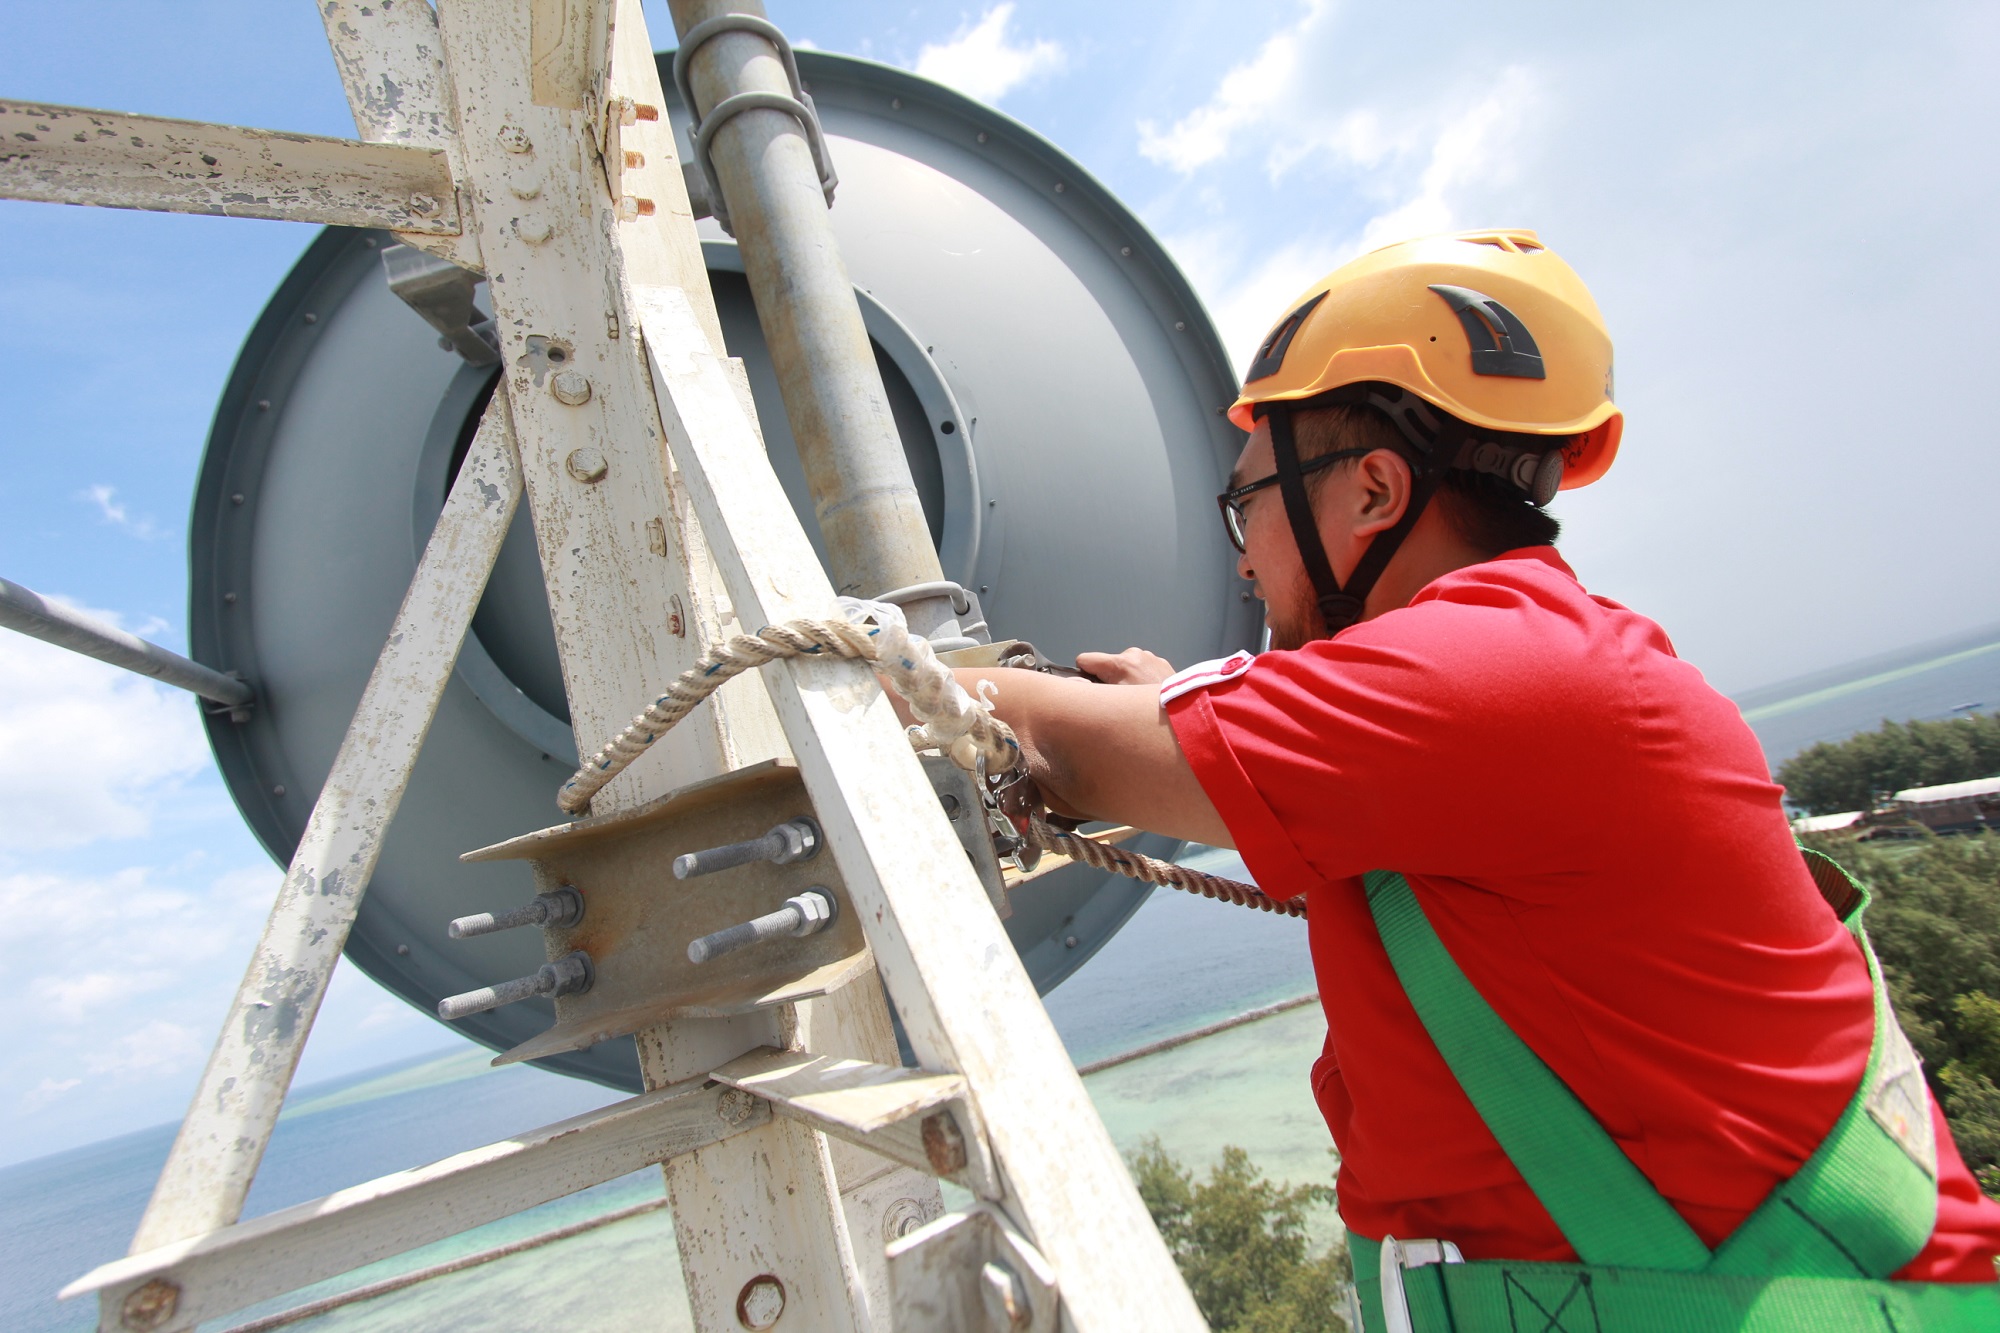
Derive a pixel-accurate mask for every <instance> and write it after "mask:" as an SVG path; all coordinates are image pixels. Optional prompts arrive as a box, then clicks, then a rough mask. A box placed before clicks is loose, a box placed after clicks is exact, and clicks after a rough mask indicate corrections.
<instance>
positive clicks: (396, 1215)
mask: <svg viewBox="0 0 2000 1333" xmlns="http://www.w3.org/2000/svg"><path fill="white" fill-rule="evenodd" d="M732 1096H736V1097H740V1096H741V1094H736V1093H733V1091H732V1090H731V1089H728V1088H725V1087H720V1086H717V1085H714V1084H711V1083H708V1082H707V1081H706V1080H703V1079H694V1080H690V1081H689V1082H687V1083H682V1084H676V1085H674V1086H672V1087H666V1088H661V1089H659V1090H658V1091H656V1092H649V1093H643V1094H641V1095H640V1096H637V1097H634V1098H632V1099H630V1100H629V1101H623V1102H618V1103H615V1104H614V1105H611V1106H606V1107H602V1108H600V1109H598V1110H595V1111H590V1112H587V1113H585V1114H583V1115H579V1116H574V1117H572V1118H570V1119H568V1120H564V1121H561V1122H560V1123H558V1124H554V1125H549V1126H547V1127H545V1128H542V1129H537V1130H533V1131H531V1132H529V1133H526V1134H521V1135H518V1136H516V1137H515V1138H512V1139H508V1140H507V1141H505V1142H503V1143H495V1144H490V1145H488V1146H487V1147H484V1148H474V1149H472V1150H471V1151H469V1152H462V1153H459V1154H457V1155H456V1156H453V1157H447V1158H446V1159H444V1160H443V1161H441V1162H437V1163H434V1164H432V1165H430V1166H425V1167H419V1168H416V1169H415V1170H411V1171H399V1172H397V1173H396V1174H394V1175H390V1176H383V1177H382V1178H380V1179H379V1180H371V1181H369V1182H368V1183H366V1184H364V1185H356V1186H353V1187H351V1188H348V1189H344V1190H340V1191H338V1192H337V1193H334V1194H330V1195H328V1196H326V1197H325V1198H323V1199H314V1200H312V1201H310V1202H308V1203H301V1204H295V1205H293V1206H292V1207H290V1208H284V1209H280V1210H279V1211H277V1212H275V1213H269V1214H266V1215H265V1216H263V1217H258V1218H254V1219H252V1220H251V1221H248V1222H241V1223H238V1224H236V1225H235V1226H230V1227H224V1228H221V1229H219V1230H215V1231H211V1232H209V1233H207V1234H205V1235H202V1236H199V1237H195V1238H191V1239H188V1240H183V1241H179V1242H176V1243H173V1244H166V1245H159V1246H156V1247H153V1248H150V1249H146V1250H141V1251H139V1252H137V1253H135V1254H132V1255H130V1256H128V1257H126V1258H123V1259H117V1260H113V1261H112V1262H111V1263H108V1264H105V1265H103V1266H101V1267H99V1268H97V1269H95V1270H94V1271H92V1272H90V1273H88V1274H86V1275H84V1276H83V1277H81V1278H79V1279H77V1280H76V1281H75V1282H72V1283H71V1284H70V1285H69V1286H68V1287H66V1288H64V1289H63V1291H62V1294H61V1295H62V1299H65V1300H67V1299H69V1298H70V1297H73V1296H80V1295H83V1294H85V1293H88V1292H97V1293H100V1294H101V1296H102V1297H104V1298H105V1299H106V1302H107V1306H108V1307H109V1308H111V1309H113V1310H117V1311H120V1312H121V1315H122V1313H123V1311H124V1310H126V1309H127V1308H129V1306H130V1305H131V1304H133V1303H134V1302H135V1300H136V1301H138V1302H145V1303H147V1304H149V1305H151V1306H152V1307H153V1308H155V1309H158V1308H159V1307H161V1306H162V1305H167V1304H170V1305H171V1307H172V1308H171V1310H170V1312H168V1313H167V1314H166V1315H164V1316H163V1317H162V1318H161V1320H160V1322H159V1323H144V1324H136V1325H135V1324H133V1323H132V1321H131V1320H129V1319H121V1320H118V1321H114V1325H113V1326H114V1327H119V1326H123V1327H144V1328H157V1329H164V1328H168V1327H172V1328H192V1327H193V1326H194V1325H195V1324H196V1323H199V1322H201V1321H203V1320H208V1319H214V1318H217V1317H219V1316H221V1315H225V1314H228V1313H229V1312H230V1311H232V1310H241V1309H243V1308H244V1307H245V1306H249V1305H254V1304H256V1303H257V1302H259V1301H262V1300H267V1299H269V1298H270V1297H272V1296H277V1295H281V1294H283V1293H284V1292H288V1291H296V1290H297V1289H298V1288H300V1287H304V1286H308V1285H310V1284H312V1283H314V1282H318V1281H320V1280H321V1279H323V1278H329V1277H333V1276H335V1275H336V1274H339V1273H344V1272H348V1271H349V1270H351V1269H355V1268H359V1267H361V1266H362V1265H363V1264H370V1263H374V1262H375V1261H377V1260H379V1259H386V1258H388V1257H390V1256H391V1255H395V1254H402V1253H404V1252H405V1251H408V1250H413V1249H416V1248H417V1247H418V1246H420V1245H428V1244H430V1243H431V1242H432V1241H435V1240H442V1239H443V1238H445V1237H446V1236H455V1235H457V1234H459V1233H460V1232H462V1231H469V1230H471V1229H472V1228H474V1227H478V1226H484V1225H485V1224H486V1223H488V1222H492V1221H494V1220H496V1219H498V1218H502V1217H509V1216H511V1215H513V1214H515V1213H518V1212H522V1211H524V1210H526V1209H529V1208H533V1207H536V1206H537V1205H539V1204H544V1203H547V1202H548V1201H549V1200H551V1199H559V1198H562V1197H564V1196H565V1195H569V1194H574V1193H576V1192H577V1191H578V1190H582V1189H588V1188H590V1187H591V1186H592V1185H600V1184H603V1183H604V1182H605V1181H607V1180H616V1179H617V1178H618V1177H620V1176H623V1175H627V1174H629V1173H631V1172H633V1171H638V1170H641V1169H643V1168H645V1167H648V1166H653V1165H655V1164H657V1163H660V1162H664V1161H667V1160H669V1159H671V1158H674V1157H677V1156H680V1155H682V1154H684V1153H689V1152H693V1151H695V1150H696V1149H698V1148H702V1147H706V1146H707V1145H709V1144H712V1143H717V1142H720V1141H721V1140H723V1139H726V1138H729V1137H731V1136H732V1135H736V1134H741V1133H745V1132H748V1131H750V1130H754V1129H757V1128H759V1127H761V1126H763V1125H764V1124H766V1123H768V1122H769V1120H770V1118H771V1112H770V1110H769V1108H768V1107H767V1106H765V1105H764V1104H763V1103H761V1102H758V1103H754V1104H750V1105H744V1104H740V1103H737V1102H729V1103H728V1104H726V1105H725V1099H726V1098H730V1097H732Z"/></svg>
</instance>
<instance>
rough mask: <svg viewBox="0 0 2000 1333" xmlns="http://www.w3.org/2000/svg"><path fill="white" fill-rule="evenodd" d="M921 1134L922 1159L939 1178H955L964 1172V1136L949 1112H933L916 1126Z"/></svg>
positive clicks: (965, 1159)
mask: <svg viewBox="0 0 2000 1333" xmlns="http://www.w3.org/2000/svg"><path fill="white" fill-rule="evenodd" d="M918 1129H920V1130H921V1131H922V1133H923V1142H924V1159H925V1160H926V1161H928V1162H929V1163H930V1164H931V1170H933V1171H935V1172H937V1173H938V1174H939V1175H941V1176H955V1175H957V1174H958V1173H959V1172H961V1171H963V1170H965V1166H966V1162H967V1160H968V1159H967V1156H966V1151H965V1135H964V1134H962V1133H960V1132H959V1128H958V1121H957V1120H955V1119H953V1118H952V1114H951V1112H949V1111H933V1112H931V1113H930V1114H929V1115H927V1116H925V1117H924V1118H923V1121H922V1123H921V1124H919V1125H918Z"/></svg>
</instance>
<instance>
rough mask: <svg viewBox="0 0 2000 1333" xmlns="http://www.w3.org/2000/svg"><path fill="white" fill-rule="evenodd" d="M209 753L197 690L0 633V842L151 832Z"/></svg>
mask: <svg viewBox="0 0 2000 1333" xmlns="http://www.w3.org/2000/svg"><path fill="white" fill-rule="evenodd" d="M90 614H91V615H93V616H96V617H97V618H99V619H102V620H110V621H113V622H114V623H115V621H116V619H117V618H116V617H115V616H113V615H109V614H107V613H105V612H101V611H92V612H90ZM208 762H209V756H208V745H207V742H206V741H205V740H204V738H203V736H202V731H201V721H200V717H199V714H198V712H197V705H196V703H195V701H194V699H193V698H192V697H191V696H189V695H186V694H183V693H181V692H180V691H178V690H174V689H170V688H168V687H167V686H164V685H160V684H158V683H156V682H154V681H150V680H147V679H145V678H143V677H139V676H134V675H132V674H130V673H129V672H125V671H121V670H119V669H118V668H117V667H113V666H108V665H106V664H104V663H102V662H97V661H93V660H92V659H90V658H86V657H79V656H77V655H76V654H74V653H71V652H68V651H66V650H64V649H61V648H57V647H55V646H53V645H51V644H46V643H42V642H40V641H38V640H35V639H30V638H26V637H24V636H22V635H18V634H5V635H0V854H4V853H9V852H20V851H27V850H37V849H46V848H52V847H74V846H80V845H84V844H88V843H91V842H94V841H97V840H100V839H105V838H130V837H138V836H142V835H144V834H145V833H147V832H148V831H149V830H150V829H151V828H152V826H153V822H154V817H155V815H156V813H157V812H158V810H159V808H160V806H161V805H162V803H163V802H165V801H166V800H168V799H170V798H171V797H172V796H173V795H174V794H175V793H176V791H177V790H178V789H179V787H180V785H181V784H182V783H183V782H184V781H185V780H186V779H188V778H189V777H191V776H193V775H194V774H196V773H199V772H201V771H202V770H203V769H205V768H206V767H207V766H208Z"/></svg>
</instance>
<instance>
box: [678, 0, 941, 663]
mask: <svg viewBox="0 0 2000 1333" xmlns="http://www.w3.org/2000/svg"><path fill="white" fill-rule="evenodd" d="M668 9H669V10H670V11H671V12H672V14H673V19H674V30H675V31H676V32H677V33H678V34H679V36H680V38H681V41H682V42H683V43H686V42H687V40H688V37H689V34H690V33H692V32H694V30H695V28H697V27H698V26H699V25H701V24H703V23H705V22H707V21H708V20H711V19H715V18H718V17H720V16H722V15H725V14H749V15H752V16H755V17H757V18H763V17H764V6H763V4H762V3H761V0H670V3H669V5H668ZM696 35H697V37H699V36H700V34H696ZM688 72H689V75H690V83H691V85H692V88H693V92H694V98H695V102H696V104H697V106H696V107H695V108H691V110H697V111H698V112H700V113H701V114H706V113H707V112H708V111H709V110H710V109H712V108H713V107H715V106H716V105H717V104H718V103H720V102H721V101H722V100H723V99H725V98H728V97H732V96H735V95H738V94H742V93H772V94H782V95H784V96H786V97H789V96H790V94H791V80H790V79H789V78H788V77H787V75H786V72H785V66H784V63H783V62H782V61H781V60H780V58H779V55H778V52H777V49H776V48H775V47H774V46H773V45H772V44H771V42H770V41H769V40H768V39H767V38H765V37H763V36H761V35H759V34H757V33H752V32H742V31H728V32H719V33H716V34H715V35H714V36H711V37H708V38H707V39H706V40H703V41H701V43H700V45H699V46H698V47H697V48H694V49H693V51H692V55H691V57H690V61H689V67H688ZM711 157H712V160H713V162H714V164H715V174H716V177H717V181H718V183H719V184H720V185H721V187H722V195H723V198H724V200H725V201H726V203H727V204H728V207H729V217H730V222H731V225H732V227H733V228H734V230H735V234H736V240H737V243H738V245H739V246H741V247H742V251H743V270H744V274H745V276H746V277H747V278H748V279H749V282H750V293H751V296H752V297H753V298H755V300H756V303H757V319H758V322H759V323H760V324H761V325H762V326H763V330H764V341H765V344H766V345H767V346H768V347H769V348H770V351H771V364H772V367H773V368H774V369H775V370H776V372H777V377H778V388H779V390H780V392H781V393H782V394H783V396H784V402H785V414H786V416H787V417H788V418H789V419H790V421H791V426H792V435H793V438H794V439H796V440H797V441H798V447H799V460H800V462H801V463H803V464H804V466H805V475H806V484H807V486H808V487H809V488H810V489H811V491H812V497H813V511H814V513H815V514H816V515H817V517H818V519H819V526H820V533H821V535H822V536H823V537H824V538H825V541H826V551H827V557H828V560H829V561H830V562H831V564H832V566H833V568H832V574H833V582H834V585H835V588H836V590H837V591H839V592H842V593H847V594H852V595H855V596H863V597H872V596H874V595H875V594H877V593H882V592H887V591H889V590H891V589H895V588H905V587H909V586H910V585H912V584H923V583H936V582H939V581H941V580H942V579H943V578H944V571H943V569H942V567H941V566H940V565H939V564H938V557H937V551H936V549H935V548H934V547H932V545H931V538H930V528H929V525H928V524H927V523H926V522H925V519H924V511H923V506H922V504H921V503H920V502H919V500H918V498H917V488H916V483H915V482H914V481H912V480H911V477H910V465H909V460H908V459H907V458H905V457H904V455H903V445H902V440H901V438H900V437H899V436H898V435H897V433H896V422H895V418H894V417H893V416H892V415H891V413H890V410H889V398H888V394H887V393H886V392H885V391H884V390H883V387H882V375H881V371H880V370H879V369H878V368H877V366H876V364H875V353H874V349H873V347H872V346H871V345H870V343H869V340H868V330H867V329H866V328H865V327H863V325H862V322H861V309H860V307H859V306H858V305H857V304H856V302H855V299H854V284H853V283H852V281H851V280H850V279H849V278H848V276H847V266H846V265H845V264H844V263H842V262H841V258H840V250H839V248H838V247H837V246H836V245H835V243H834V239H833V228H832V225H831V223H830V222H829V221H828V219H827V202H826V196H825V193H824V191H823V190H822V188H821V185H820V178H819V173H818V171H817V170H816V168H815V167H814V165H813V157H812V151H811V149H810V147H809V146H808V144H807V140H806V134H805V131H804V130H803V129H802V128H801V127H800V124H799V121H798V120H797V119H796V118H795V117H793V116H792V115H791V114H790V113H788V112H786V111H781V110H775V109H771V108H769V107H756V108H753V109H751V110H747V111H742V112H740V113H738V114H736V115H734V116H733V117H731V118H730V119H729V120H728V121H727V123H725V124H724V125H722V126H721V127H720V128H718V129H717V131H716V132H715V136H714V140H713V144H712V152H711ZM905 609H906V612H907V614H908V616H909V619H910V627H911V629H913V630H915V631H916V632H917V633H919V634H922V635H925V636H926V637H940V636H955V635H956V634H957V633H958V632H959V630H958V612H957V611H956V610H955V609H954V608H953V607H952V605H951V599H950V598H949V597H948V596H931V597H926V598H924V599H922V600H920V601H917V602H914V603H912V604H910V605H908V606H907V607H906V608H905Z"/></svg>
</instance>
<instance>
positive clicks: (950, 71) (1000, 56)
mask: <svg viewBox="0 0 2000 1333" xmlns="http://www.w3.org/2000/svg"><path fill="white" fill-rule="evenodd" d="M1013 17H1014V6H1013V5H1012V4H1011V3H1009V4H1000V5H995V6H993V8H991V9H989V10H987V11H986V12H985V13H984V14H983V15H981V16H980V18H979V21H978V22H976V23H970V24H966V25H963V26H961V27H960V28H959V30H958V31H957V32H955V33H953V34H952V37H951V40H950V41H948V42H942V43H938V44H934V45H926V46H925V47H924V48H923V49H922V50H921V51H919V52H917V66H916V68H917V73H919V74H921V75H923V76H924V77H925V78H927V79H936V80H937V81H938V82H939V83H948V84H950V85H951V86H952V87H954V88H956V89H958V90H959V91H960V92H962V93H964V94H965V95H966V96H967V97H976V98H978V99H979V100H980V101H982V102H998V101H999V100H1000V99H1001V98H1003V97H1005V96H1006V95H1007V94H1008V93H1010V92H1012V91H1013V90H1014V89H1015V88H1018V87H1020V86H1021V85H1022V84H1023V83H1026V82H1027V81H1028V80H1029V79H1032V78H1034V77H1036V76H1037V75H1042V74H1051V73H1054V72H1055V71H1056V70H1059V69H1061V68H1062V66H1063V49H1062V47H1061V45H1059V44H1058V43H1056V42H1052V41H1048V40H1045V39H1037V40H1035V41H1032V42H1027V43H1017V42H1015V41H1013V40H1011V39H1010V38H1009V37H1008V35H1007V25H1008V24H1009V23H1010V22H1011V21H1012V20H1013Z"/></svg>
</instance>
